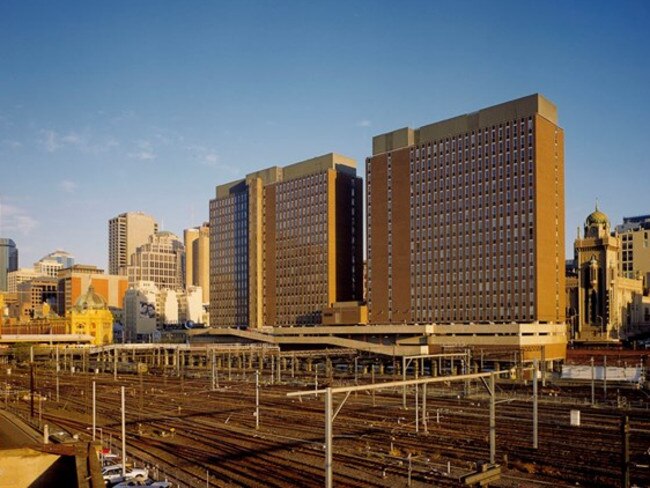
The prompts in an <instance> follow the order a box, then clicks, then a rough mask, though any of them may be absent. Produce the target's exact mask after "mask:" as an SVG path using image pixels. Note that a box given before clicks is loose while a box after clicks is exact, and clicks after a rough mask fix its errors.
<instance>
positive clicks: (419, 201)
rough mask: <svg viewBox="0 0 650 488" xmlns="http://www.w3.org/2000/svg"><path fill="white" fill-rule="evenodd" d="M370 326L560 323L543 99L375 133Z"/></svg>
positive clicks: (559, 247) (555, 156) (559, 238)
mask: <svg viewBox="0 0 650 488" xmlns="http://www.w3.org/2000/svg"><path fill="white" fill-rule="evenodd" d="M366 171H367V183H366V185H367V195H368V201H367V214H368V219H367V230H368V233H367V239H368V241H367V246H368V280H369V287H368V305H369V312H370V322H371V323H373V324H391V323H392V324H402V323H407V324H409V323H420V324H422V323H470V322H495V323H496V322H500V323H503V322H531V321H540V322H563V321H564V317H565V303H564V302H565V285H564V280H565V275H564V272H565V270H564V133H563V130H562V129H561V128H560V127H558V125H557V110H556V107H555V106H554V105H553V104H552V103H551V102H550V101H548V100H547V99H545V98H544V97H542V96H541V95H537V94H536V95H531V96H528V97H524V98H520V99H518V100H513V101H510V102H506V103H503V104H500V105H496V106H493V107H489V108H486V109H483V110H479V111H478V112H474V113H471V114H466V115H461V116H459V117H455V118H452V119H449V120H444V121H442V122H437V123H434V124H431V125H427V126H423V127H420V128H419V129H415V130H414V129H410V128H403V129H398V130H395V131H393V132H389V133H386V134H382V135H379V136H376V137H374V138H373V155H372V156H371V157H369V158H368V159H367V161H366Z"/></svg>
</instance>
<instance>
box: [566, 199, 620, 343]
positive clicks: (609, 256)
mask: <svg viewBox="0 0 650 488" xmlns="http://www.w3.org/2000/svg"><path fill="white" fill-rule="evenodd" d="M574 249H575V259H576V266H577V268H578V310H577V312H578V317H577V323H575V324H573V333H574V334H573V335H574V339H578V340H607V339H611V338H613V337H614V336H615V335H616V330H615V329H616V328H617V326H618V324H616V323H614V322H615V320H613V318H614V317H613V314H612V311H613V303H612V301H613V299H614V298H613V293H612V290H613V287H614V283H615V281H616V278H617V276H618V249H619V240H618V238H616V237H615V236H612V235H611V233H610V226H609V219H608V218H607V215H606V214H604V213H603V212H601V211H600V210H599V209H598V204H596V208H595V210H594V211H593V212H592V213H590V214H589V215H588V216H587V218H586V219H585V225H584V237H582V238H581V237H580V235H579V234H578V238H577V239H576V240H575V244H574Z"/></svg>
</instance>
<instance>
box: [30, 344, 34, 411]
mask: <svg viewBox="0 0 650 488" xmlns="http://www.w3.org/2000/svg"><path fill="white" fill-rule="evenodd" d="M29 391H30V395H29V396H30V411H31V418H32V419H33V418H34V346H30V348H29Z"/></svg>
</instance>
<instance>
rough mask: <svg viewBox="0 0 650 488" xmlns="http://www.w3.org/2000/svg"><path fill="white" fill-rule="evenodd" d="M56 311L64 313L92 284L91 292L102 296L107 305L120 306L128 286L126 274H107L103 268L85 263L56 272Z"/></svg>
mask: <svg viewBox="0 0 650 488" xmlns="http://www.w3.org/2000/svg"><path fill="white" fill-rule="evenodd" d="M57 278H58V296H59V303H58V313H59V314H60V315H64V314H65V313H66V312H67V311H68V310H70V309H71V307H72V306H73V305H74V304H75V303H76V301H77V300H78V299H79V297H80V296H81V295H82V294H83V293H85V292H86V291H87V290H88V288H89V287H90V286H91V285H92V287H93V293H95V294H97V295H99V296H101V297H102V299H103V300H104V301H105V302H106V305H107V306H108V307H113V308H122V305H123V304H122V302H123V300H124V294H125V293H126V289H127V288H128V281H127V278H126V276H118V275H108V274H105V273H104V270H103V269H100V268H98V267H97V266H92V265H87V264H74V265H73V266H71V267H69V268H65V269H62V270H61V271H59V274H58V277H57Z"/></svg>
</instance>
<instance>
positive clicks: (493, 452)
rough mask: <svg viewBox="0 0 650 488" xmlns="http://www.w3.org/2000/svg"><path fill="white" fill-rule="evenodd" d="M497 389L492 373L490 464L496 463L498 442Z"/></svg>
mask: <svg viewBox="0 0 650 488" xmlns="http://www.w3.org/2000/svg"><path fill="white" fill-rule="evenodd" d="M495 396H496V389H495V381H494V374H492V375H490V464H494V459H495V457H496V444H497V436H496V434H497V423H496V399H495Z"/></svg>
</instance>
